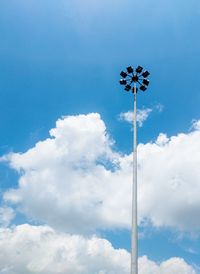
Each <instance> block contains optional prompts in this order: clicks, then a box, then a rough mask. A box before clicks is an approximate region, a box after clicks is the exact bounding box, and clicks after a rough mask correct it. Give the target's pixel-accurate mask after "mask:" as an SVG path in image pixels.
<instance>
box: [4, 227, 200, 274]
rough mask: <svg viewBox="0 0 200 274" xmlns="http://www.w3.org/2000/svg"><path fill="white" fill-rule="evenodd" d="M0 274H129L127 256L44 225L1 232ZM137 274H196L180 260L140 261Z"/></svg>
mask: <svg viewBox="0 0 200 274" xmlns="http://www.w3.org/2000/svg"><path fill="white" fill-rule="evenodd" d="M0 233H1V238H0V249H1V253H0V273H6V274H32V273H40V274H51V273H52V274H55V273H59V274H72V273H74V274H86V273H87V274H128V273H129V267H130V255H129V253H128V252H127V251H125V250H123V249H114V248H113V247H112V245H111V244H110V242H108V241H107V240H104V239H99V238H97V237H96V236H93V237H91V238H84V237H83V236H79V235H68V234H64V233H56V232H55V231H54V230H53V229H51V228H50V227H47V226H35V227H34V226H30V225H27V224H26V225H20V226H17V227H15V228H12V229H0ZM139 270H140V274H169V273H170V274H180V273H181V274H195V270H194V269H193V268H192V266H190V265H188V264H187V263H186V262H185V261H184V260H183V259H180V258H171V259H169V260H167V261H165V262H162V263H161V264H157V263H155V262H153V261H150V260H149V259H148V258H147V257H145V256H144V257H141V258H140V259H139Z"/></svg>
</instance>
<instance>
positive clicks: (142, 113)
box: [119, 108, 152, 127]
mask: <svg viewBox="0 0 200 274" xmlns="http://www.w3.org/2000/svg"><path fill="white" fill-rule="evenodd" d="M151 112H152V109H151V108H143V109H138V110H137V123H138V126H139V127H142V126H143V123H144V121H146V120H147V118H148V117H149V114H150V113H151ZM119 118H120V120H124V121H126V122H129V123H133V111H127V112H122V113H120V115H119Z"/></svg>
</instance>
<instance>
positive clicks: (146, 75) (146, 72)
mask: <svg viewBox="0 0 200 274" xmlns="http://www.w3.org/2000/svg"><path fill="white" fill-rule="evenodd" d="M149 75H150V73H149V72H148V71H147V70H145V71H144V72H143V73H142V76H143V77H144V78H147V77H148V76H149Z"/></svg>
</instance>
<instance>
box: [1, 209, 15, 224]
mask: <svg viewBox="0 0 200 274" xmlns="http://www.w3.org/2000/svg"><path fill="white" fill-rule="evenodd" d="M14 217H15V212H14V210H13V209H12V208H11V207H8V206H2V207H0V226H2V227H7V226H9V224H10V223H11V221H12V220H13V219H14Z"/></svg>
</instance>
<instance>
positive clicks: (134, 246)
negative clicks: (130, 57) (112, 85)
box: [131, 84, 138, 274]
mask: <svg viewBox="0 0 200 274" xmlns="http://www.w3.org/2000/svg"><path fill="white" fill-rule="evenodd" d="M136 91H137V90H136V84H134V110H133V113H134V114H133V131H134V133H133V185H132V228H131V274H138V236H137V234H138V232H137V109H136V108H137V105H136Z"/></svg>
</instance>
